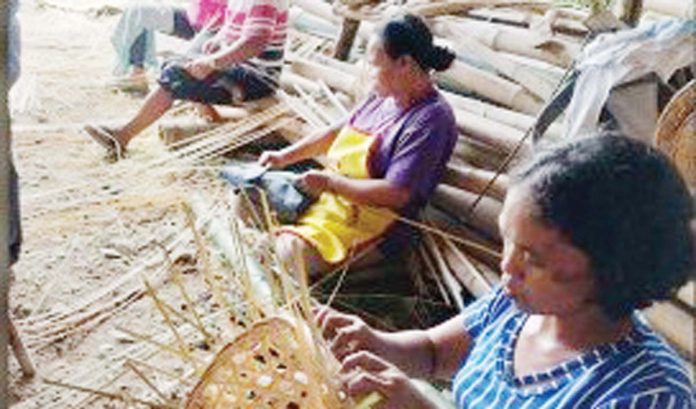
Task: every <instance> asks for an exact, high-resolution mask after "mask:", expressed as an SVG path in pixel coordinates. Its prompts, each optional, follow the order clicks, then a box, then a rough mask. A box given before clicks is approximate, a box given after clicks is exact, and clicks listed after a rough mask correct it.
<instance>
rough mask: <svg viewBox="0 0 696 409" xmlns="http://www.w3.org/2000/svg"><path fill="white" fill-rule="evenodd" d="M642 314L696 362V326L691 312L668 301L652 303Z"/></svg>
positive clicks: (678, 348)
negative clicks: (695, 350)
mask: <svg viewBox="0 0 696 409" xmlns="http://www.w3.org/2000/svg"><path fill="white" fill-rule="evenodd" d="M644 315H645V317H646V318H647V319H648V321H649V322H650V324H651V325H652V326H653V328H655V329H656V330H657V331H658V332H660V333H661V334H662V335H663V336H664V337H665V338H666V339H667V341H669V343H670V344H672V346H674V347H675V348H676V349H677V350H678V351H679V353H681V354H682V355H683V356H684V357H686V358H687V360H688V361H690V362H695V363H696V353H695V352H694V348H696V343H695V342H694V340H696V328H695V326H694V321H695V320H694V316H693V315H692V314H689V313H688V312H687V311H686V310H684V309H682V308H680V307H679V306H677V305H675V304H674V303H673V302H669V301H668V302H660V303H655V304H653V305H652V306H651V307H650V308H648V309H647V310H645V311H644Z"/></svg>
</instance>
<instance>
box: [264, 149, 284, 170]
mask: <svg viewBox="0 0 696 409" xmlns="http://www.w3.org/2000/svg"><path fill="white" fill-rule="evenodd" d="M258 164H259V165H261V166H265V167H269V168H274V169H279V168H284V167H285V166H287V165H289V164H290V161H289V160H288V158H287V156H286V155H285V154H284V153H283V152H282V151H264V152H263V153H261V156H259V160H258Z"/></svg>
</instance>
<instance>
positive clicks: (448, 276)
mask: <svg viewBox="0 0 696 409" xmlns="http://www.w3.org/2000/svg"><path fill="white" fill-rule="evenodd" d="M423 240H424V243H425V245H426V248H427V249H428V251H429V253H430V254H431V255H432V256H433V258H434V259H435V264H436V265H437V268H438V269H439V271H440V275H441V276H442V279H443V282H444V283H445V285H446V286H447V288H448V290H449V293H450V295H451V296H452V298H454V302H455V304H456V305H457V308H458V309H459V310H460V311H463V310H464V300H463V299H462V287H461V285H460V284H459V282H458V281H457V279H456V278H454V276H453V275H452V273H451V271H450V269H449V267H448V265H447V261H446V260H445V257H444V256H443V255H442V253H441V251H440V249H439V248H438V246H437V243H436V242H435V239H434V238H433V237H432V236H431V235H430V234H429V233H426V234H424V235H423Z"/></svg>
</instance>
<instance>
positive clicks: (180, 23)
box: [129, 9, 196, 68]
mask: <svg viewBox="0 0 696 409" xmlns="http://www.w3.org/2000/svg"><path fill="white" fill-rule="evenodd" d="M170 34H171V35H173V36H175V37H179V38H183V39H185V40H190V39H192V38H193V37H194V36H195V35H196V30H195V29H194V28H193V27H192V26H191V22H189V20H188V16H187V14H186V10H184V9H174V31H172V32H171V33H170ZM148 39H151V36H150V34H149V32H148V30H146V29H143V31H142V33H140V35H139V36H138V37H137V38H136V39H135V41H134V42H133V45H132V46H131V48H130V55H129V62H130V65H132V66H134V67H138V68H144V67H145V60H146V55H147V53H148V50H149V49H151V48H152V47H148V43H147V42H148Z"/></svg>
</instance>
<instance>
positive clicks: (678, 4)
mask: <svg viewBox="0 0 696 409" xmlns="http://www.w3.org/2000/svg"><path fill="white" fill-rule="evenodd" d="M643 6H644V7H645V9H647V10H650V11H654V12H656V13H660V14H666V15H668V16H673V17H679V18H683V19H693V18H694V2H693V1H690V0H644V4H643Z"/></svg>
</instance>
